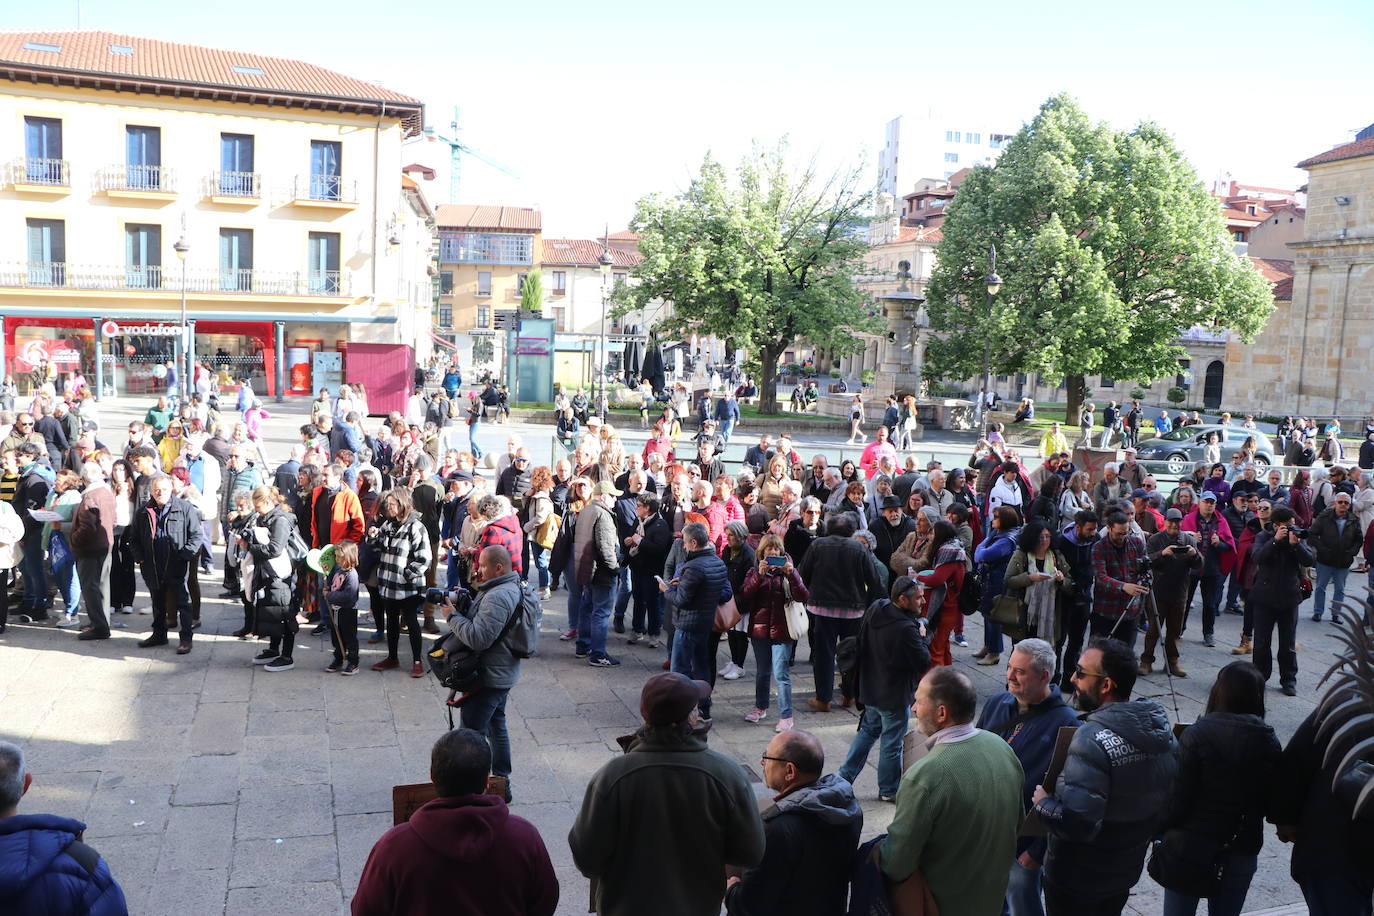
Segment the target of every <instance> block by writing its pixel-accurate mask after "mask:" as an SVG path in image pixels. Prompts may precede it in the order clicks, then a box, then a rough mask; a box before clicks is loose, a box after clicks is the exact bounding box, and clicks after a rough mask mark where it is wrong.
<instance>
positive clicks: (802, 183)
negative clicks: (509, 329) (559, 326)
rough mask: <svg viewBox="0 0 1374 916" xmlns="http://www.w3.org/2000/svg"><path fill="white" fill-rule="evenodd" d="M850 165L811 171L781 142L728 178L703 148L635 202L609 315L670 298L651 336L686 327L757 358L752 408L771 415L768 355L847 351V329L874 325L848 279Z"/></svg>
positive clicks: (774, 362)
mask: <svg viewBox="0 0 1374 916" xmlns="http://www.w3.org/2000/svg"><path fill="white" fill-rule="evenodd" d="M865 185H866V182H865V181H864V179H863V177H862V176H861V174H860V173H859V172H858V171H857V170H855V171H853V172H849V173H842V174H837V175H834V176H832V177H831V178H829V179H822V178H819V177H817V175H816V173H815V170H814V169H813V168H808V169H805V170H802V171H800V172H796V173H794V172H792V171H791V170H790V169H789V168H788V165H787V162H786V148H785V145H784V144H779V145H778V146H777V147H776V148H775V149H773V150H771V151H762V150H759V149H755V151H754V154H753V155H751V156H748V157H746V158H745V159H744V160H743V161H742V162H741V163H740V165H739V167H738V168H737V169H736V171H735V174H734V180H733V181H732V180H731V178H730V176H728V175H727V174H726V170H725V168H724V167H722V166H721V165H720V163H718V162H716V161H715V160H714V159H713V158H711V156H710V155H707V157H706V159H705V161H704V162H703V163H702V165H701V171H700V173H699V174H698V175H697V176H696V177H695V178H694V179H693V180H692V183H691V185H690V186H689V187H688V188H687V190H686V191H685V192H684V193H682V194H679V195H677V196H675V197H667V196H664V195H651V196H649V197H645V198H643V199H642V200H640V201H639V203H638V205H637V206H636V210H635V217H634V219H633V220H632V221H631V223H630V225H631V228H633V229H634V230H635V231H636V232H638V233H639V250H640V253H641V254H642V255H643V258H644V259H643V261H642V262H641V263H640V264H639V265H638V266H637V267H636V268H635V270H634V276H635V277H636V278H638V280H639V281H640V282H638V283H632V284H623V285H621V286H620V287H618V288H617V289H616V291H615V294H614V301H615V313H616V314H617V315H625V314H627V313H629V312H632V311H638V310H641V309H643V308H645V307H646V306H648V305H649V304H650V303H652V302H653V301H654V300H656V299H662V300H665V301H668V302H671V303H672V315H671V316H670V317H667V318H665V319H663V320H661V321H660V322H659V323H658V326H657V330H658V332H659V335H660V336H661V337H665V336H670V335H686V334H689V333H691V332H693V331H695V332H697V333H700V334H712V335H715V336H716V337H718V338H721V339H727V338H728V339H730V340H731V341H733V343H734V345H735V346H737V347H742V348H744V349H745V350H747V351H748V352H749V354H750V357H751V359H752V358H755V357H756V358H757V359H758V363H759V378H758V381H759V394H760V403H759V411H760V412H761V413H777V411H778V399H777V377H778V360H779V358H780V357H781V356H782V354H783V352H784V351H785V350H786V349H787V348H788V347H790V346H793V345H795V343H796V342H797V341H798V340H801V339H805V340H809V341H810V342H811V344H812V345H813V346H815V347H817V348H821V349H824V348H834V349H835V350H838V351H840V352H846V351H853V350H855V349H857V347H858V346H859V342H858V338H857V337H856V336H855V332H856V331H877V330H880V329H881V327H882V321H881V319H878V318H876V317H875V316H874V315H873V314H871V312H870V309H869V308H868V307H867V306H866V304H865V302H864V297H863V294H862V293H861V292H860V291H859V289H858V288H857V287H856V286H855V285H854V282H853V278H854V276H855V274H856V273H858V272H859V271H860V269H861V268H862V258H863V254H864V252H865V250H866V249H867V244H866V242H865V241H864V240H863V237H862V231H861V229H862V226H863V225H864V224H865V219H866V215H867V213H866V211H867V209H868V205H869V194H868V192H867V191H866V190H865Z"/></svg>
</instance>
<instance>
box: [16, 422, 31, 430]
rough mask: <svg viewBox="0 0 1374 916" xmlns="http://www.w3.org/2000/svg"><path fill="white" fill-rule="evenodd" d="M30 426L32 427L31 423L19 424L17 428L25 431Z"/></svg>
mask: <svg viewBox="0 0 1374 916" xmlns="http://www.w3.org/2000/svg"><path fill="white" fill-rule="evenodd" d="M32 425H33V424H32V423H20V424H19V428H20V429H27V428H28V427H30V426H32Z"/></svg>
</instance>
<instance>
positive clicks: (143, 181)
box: [96, 165, 176, 194]
mask: <svg viewBox="0 0 1374 916" xmlns="http://www.w3.org/2000/svg"><path fill="white" fill-rule="evenodd" d="M175 178H176V173H175V172H174V171H173V170H172V169H170V168H167V167H166V166H161V165H111V166H108V167H106V168H104V169H102V170H101V171H100V173H99V174H98V175H97V176H96V190H99V191H107V192H108V191H114V192H117V193H118V192H128V193H149V192H152V193H159V194H175V193H176V180H175Z"/></svg>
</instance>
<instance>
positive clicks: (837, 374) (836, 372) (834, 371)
mask: <svg viewBox="0 0 1374 916" xmlns="http://www.w3.org/2000/svg"><path fill="white" fill-rule="evenodd" d="M830 377H831V378H839V377H840V370H839V369H831V370H830Z"/></svg>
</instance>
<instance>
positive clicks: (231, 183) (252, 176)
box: [205, 172, 262, 200]
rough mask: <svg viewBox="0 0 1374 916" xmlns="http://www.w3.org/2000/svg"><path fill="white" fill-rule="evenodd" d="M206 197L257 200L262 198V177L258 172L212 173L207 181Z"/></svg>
mask: <svg viewBox="0 0 1374 916" xmlns="http://www.w3.org/2000/svg"><path fill="white" fill-rule="evenodd" d="M205 196H206V197H235V198H239V199H242V200H256V199H257V198H259V197H261V196H262V176H261V175H259V174H258V173H257V172H211V173H210V175H209V177H208V178H206V179H205Z"/></svg>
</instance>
